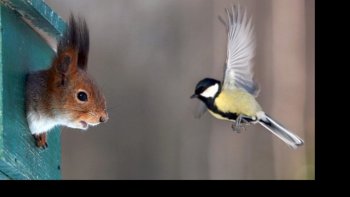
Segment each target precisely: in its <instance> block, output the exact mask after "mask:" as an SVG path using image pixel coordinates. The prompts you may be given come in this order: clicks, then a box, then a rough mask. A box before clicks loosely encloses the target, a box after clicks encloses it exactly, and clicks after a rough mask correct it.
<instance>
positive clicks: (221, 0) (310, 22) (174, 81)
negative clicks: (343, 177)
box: [45, 0, 315, 180]
mask: <svg viewBox="0 0 350 197" xmlns="http://www.w3.org/2000/svg"><path fill="white" fill-rule="evenodd" d="M45 2H46V3H47V4H48V5H50V6H51V7H52V8H53V9H54V10H55V11H56V12H57V13H58V14H59V15H60V16H62V17H63V19H64V20H67V19H68V17H69V14H70V12H73V13H75V14H80V15H81V16H83V17H85V18H86V20H87V23H88V26H89V28H90V39H91V49H90V56H89V65H88V66H89V69H88V72H89V73H90V74H91V75H92V76H93V77H94V78H95V80H96V81H97V83H98V84H99V86H100V87H101V89H102V90H103V92H104V93H105V96H106V99H107V105H108V107H109V116H110V119H109V121H108V122H107V123H106V124H101V125H99V126H97V127H92V128H90V129H89V130H88V131H87V132H80V130H73V129H68V128H63V129H62V171H63V178H64V179H277V180H280V179H314V178H315V168H314V166H315V140H314V139H315V138H314V136H315V113H314V111H315V108H314V100H315V88H314V79H315V61H314V53H315V48H314V46H315V44H314V37H315V36H314V34H315V29H314V26H315V25H314V20H315V18H314V13H315V1H314V0H293V1H290V0H245V1H240V4H241V5H242V6H245V7H247V9H248V11H249V13H250V14H251V15H252V16H253V20H254V23H255V30H256V35H257V53H256V58H255V68H254V71H255V79H256V80H257V81H258V82H259V84H260V87H261V92H260V95H259V97H258V101H259V102H260V104H261V105H262V106H263V108H264V110H265V111H266V112H267V113H269V114H270V115H271V116H272V117H274V118H275V119H277V120H278V121H279V122H281V123H283V125H285V126H286V127H287V128H289V129H290V130H292V131H293V132H295V133H296V134H297V135H299V136H300V137H302V138H303V139H304V141H305V145H304V146H302V147H300V148H299V149H297V150H292V149H290V148H288V146H286V145H285V144H284V143H283V142H282V141H281V140H279V139H278V138H276V137H274V136H273V135H271V134H270V133H269V132H267V131H266V130H264V129H263V128H262V127H261V126H259V125H252V126H250V127H248V128H247V129H246V131H244V132H242V133H240V134H237V133H234V132H233V131H232V130H231V124H230V123H229V122H225V121H220V120H217V119H214V118H213V117H212V116H211V115H210V114H209V113H206V114H205V115H204V116H203V117H202V118H201V119H195V118H194V116H193V111H194V110H195V108H196V106H197V104H198V101H196V100H191V99H189V97H190V95H191V94H192V93H193V91H194V87H195V85H196V83H197V82H198V81H199V80H200V79H202V78H204V77H213V78H217V79H221V78H222V74H223V65H224V62H225V58H226V32H225V28H224V26H223V25H222V24H221V23H220V22H219V20H218V16H219V15H222V16H225V15H224V14H225V12H224V8H226V7H229V6H230V5H231V3H232V1H229V0H215V1H214V0H113V1H112V0H75V1H71V0H60V1H58V0H46V1H45ZM233 2H234V1H233Z"/></svg>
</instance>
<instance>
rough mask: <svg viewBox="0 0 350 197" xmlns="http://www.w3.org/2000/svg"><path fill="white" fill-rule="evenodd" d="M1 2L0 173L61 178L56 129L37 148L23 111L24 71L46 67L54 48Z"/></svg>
mask: <svg viewBox="0 0 350 197" xmlns="http://www.w3.org/2000/svg"><path fill="white" fill-rule="evenodd" d="M11 2H22V3H28V2H34V1H11ZM0 3H1V4H0V29H1V32H0V33H1V35H0V46H1V48H0V173H1V174H4V175H5V176H6V177H9V178H10V179H60V178H61V170H60V163H61V145H60V131H59V129H58V128H56V129H54V130H53V131H51V132H50V133H49V135H48V144H49V147H48V148H47V149H45V150H42V149H38V148H36V147H35V146H34V140H33V137H32V136H31V134H30V131H29V129H28V125H27V121H26V118H25V111H24V104H25V100H24V98H25V75H26V74H27V73H28V72H29V71H34V70H40V69H44V68H47V67H48V66H49V65H50V63H51V60H52V57H53V55H54V52H53V51H52V49H51V48H50V47H49V46H48V45H47V43H46V42H45V40H43V39H42V37H40V36H39V35H38V34H37V33H36V32H35V31H33V29H32V28H31V27H30V26H29V25H28V24H27V23H26V22H24V21H23V19H22V16H21V15H19V14H18V13H17V12H16V11H14V10H12V9H9V7H8V5H6V6H5V5H4V4H3V1H1V2H0ZM31 9H32V8H28V9H24V8H23V9H22V10H31ZM33 9H34V8H33ZM38 17H40V16H38ZM43 24H44V25H45V23H43ZM49 28H50V27H49ZM51 28H52V27H51ZM51 32H54V31H51Z"/></svg>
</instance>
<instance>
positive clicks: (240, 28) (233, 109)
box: [191, 5, 304, 149]
mask: <svg viewBox="0 0 350 197" xmlns="http://www.w3.org/2000/svg"><path fill="white" fill-rule="evenodd" d="M225 11H226V14H227V18H228V21H227V22H226V21H224V20H223V19H222V18H219V19H220V21H221V22H222V23H224V25H225V27H226V30H227V34H228V44H227V59H226V65H225V73H224V80H223V84H222V83H221V82H220V81H218V80H216V79H211V78H205V79H203V80H201V81H199V82H198V84H197V86H196V88H195V93H194V94H193V95H192V96H191V98H198V99H199V100H200V101H202V102H203V103H204V104H205V110H206V109H208V111H209V112H210V113H211V114H212V115H213V116H214V117H215V118H218V119H222V120H228V121H232V122H233V124H232V128H233V130H234V131H237V132H239V131H240V130H241V129H243V128H244V126H245V125H248V124H256V123H259V124H260V125H262V126H263V127H265V128H266V129H267V130H269V131H270V132H271V133H273V134H275V135H276V136H277V137H279V138H280V139H281V140H283V141H284V142H285V143H287V144H288V145H289V146H290V147H292V148H293V149H296V148H297V147H298V146H300V145H303V144H304V142H303V140H302V139H301V138H300V137H298V136H296V135H295V134H293V133H292V132H290V131H288V130H287V129H286V128H284V127H283V126H282V125H281V124H279V123H278V122H276V121H275V120H273V119H272V118H271V117H270V116H268V115H267V114H266V113H265V112H264V111H263V110H262V108H261V106H260V105H259V103H258V102H257V101H256V100H255V97H256V96H257V95H258V93H259V88H258V86H257V84H256V83H255V82H254V81H253V73H252V67H253V63H252V59H253V57H254V55H255V35H254V28H253V26H252V18H251V17H248V16H247V13H246V10H245V9H242V8H241V7H240V6H239V5H233V6H232V7H231V8H230V9H225Z"/></svg>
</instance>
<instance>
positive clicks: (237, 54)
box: [223, 5, 259, 96]
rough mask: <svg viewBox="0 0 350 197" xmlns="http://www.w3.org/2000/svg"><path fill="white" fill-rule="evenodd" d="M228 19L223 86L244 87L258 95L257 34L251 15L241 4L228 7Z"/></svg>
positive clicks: (230, 87)
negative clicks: (254, 75)
mask: <svg viewBox="0 0 350 197" xmlns="http://www.w3.org/2000/svg"><path fill="white" fill-rule="evenodd" d="M226 14H227V18H228V21H227V23H225V22H224V23H225V24H226V28H227V34H228V44H227V60H226V66H225V67H226V68H225V75H224V84H223V88H226V89H234V88H237V87H238V88H242V89H244V90H246V91H247V92H249V93H251V94H252V95H255V96H257V94H258V92H259V88H258V86H257V85H256V83H255V82H254V81H253V72H252V67H253V62H252V59H253V58H254V55H255V36H254V28H253V26H252V19H251V17H248V16H247V12H246V10H245V9H241V7H240V6H239V5H234V6H232V8H231V9H226Z"/></svg>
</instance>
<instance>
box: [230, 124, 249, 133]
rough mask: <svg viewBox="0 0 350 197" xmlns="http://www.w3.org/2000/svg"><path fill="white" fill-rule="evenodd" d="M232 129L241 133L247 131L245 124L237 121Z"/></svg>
mask: <svg viewBox="0 0 350 197" xmlns="http://www.w3.org/2000/svg"><path fill="white" fill-rule="evenodd" d="M231 127H232V130H233V131H234V132H236V133H241V132H242V131H245V130H246V129H245V125H243V124H239V125H237V124H236V123H234V124H232V126H231Z"/></svg>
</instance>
